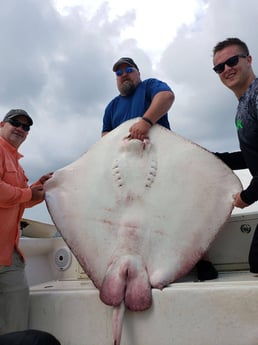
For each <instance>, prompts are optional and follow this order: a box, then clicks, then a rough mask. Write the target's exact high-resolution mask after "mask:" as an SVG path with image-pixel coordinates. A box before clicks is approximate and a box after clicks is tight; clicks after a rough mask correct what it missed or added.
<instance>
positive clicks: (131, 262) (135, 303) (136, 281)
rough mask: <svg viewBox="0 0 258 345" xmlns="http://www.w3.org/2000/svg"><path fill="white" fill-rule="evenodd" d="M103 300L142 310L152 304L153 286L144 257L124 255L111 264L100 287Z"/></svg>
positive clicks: (110, 303) (113, 304)
mask: <svg viewBox="0 0 258 345" xmlns="http://www.w3.org/2000/svg"><path fill="white" fill-rule="evenodd" d="M100 299H101V300H102V302H104V303H105V304H108V305H112V306H119V305H120V304H121V303H122V302H123V301H124V302H125V305H126V307H127V308H128V309H131V310H135V311H138V310H139V311H140V310H145V309H147V308H149V307H150V305H151V286H150V283H149V279H148V274H147V271H146V268H145V266H144V265H143V263H142V259H141V257H140V256H138V255H123V256H120V257H119V258H118V259H117V260H115V261H113V262H112V264H111V265H110V267H109V269H108V270H107V273H106V275H105V278H104V280H103V283H102V286H101V289H100Z"/></svg>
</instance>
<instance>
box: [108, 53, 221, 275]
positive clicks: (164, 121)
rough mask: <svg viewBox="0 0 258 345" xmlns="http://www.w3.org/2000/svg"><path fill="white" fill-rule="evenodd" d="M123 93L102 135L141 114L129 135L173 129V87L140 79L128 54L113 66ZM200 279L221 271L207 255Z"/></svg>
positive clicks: (137, 136) (111, 107) (110, 111)
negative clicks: (170, 118)
mask: <svg viewBox="0 0 258 345" xmlns="http://www.w3.org/2000/svg"><path fill="white" fill-rule="evenodd" d="M113 72H115V75H116V83H117V88H118V90H119V92H120V95H119V96H117V97H115V98H114V99H113V100H112V101H111V102H110V103H109V104H108V106H107V107H106V109H105V113H104V117H103V128H102V136H103V135H105V134H107V133H108V132H110V131H111V130H113V129H114V128H116V127H117V126H119V125H120V124H121V123H123V122H125V121H126V120H129V119H132V118H135V117H141V119H140V120H139V121H138V122H136V123H135V124H134V125H133V126H132V127H131V128H130V138H131V139H140V140H144V139H145V138H147V137H148V132H149V130H150V128H151V127H152V126H153V125H154V124H155V123H158V124H160V125H161V126H164V127H166V128H167V129H170V124H169V121H168V114H167V112H168V110H169V109H170V107H171V106H172V104H173V102H174V98H175V95H174V93H173V91H172V90H171V89H170V87H169V86H168V85H167V84H166V83H164V82H162V81H160V80H158V79H154V78H150V79H146V80H144V81H141V76H140V72H139V68H138V66H137V65H136V63H135V62H134V61H133V60H132V59H131V58H129V57H122V58H120V59H119V60H118V61H117V62H116V63H115V64H114V66H113ZM196 269H197V276H198V279H199V280H211V279H216V278H217V276H218V272H217V270H216V269H215V267H214V266H213V265H212V263H211V262H210V261H209V260H208V258H207V257H206V256H205V257H204V258H203V259H202V260H200V261H199V262H198V263H197V265H196Z"/></svg>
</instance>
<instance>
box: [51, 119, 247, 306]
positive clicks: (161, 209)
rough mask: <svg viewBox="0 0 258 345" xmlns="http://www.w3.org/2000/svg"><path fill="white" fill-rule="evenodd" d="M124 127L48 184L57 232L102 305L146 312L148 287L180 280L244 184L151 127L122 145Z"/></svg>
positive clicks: (210, 156)
mask: <svg viewBox="0 0 258 345" xmlns="http://www.w3.org/2000/svg"><path fill="white" fill-rule="evenodd" d="M135 121H137V120H136V119H134V120H130V121H127V122H125V123H124V124H122V125H121V126H119V127H118V128H116V129H115V130H113V131H112V132H110V133H109V134H107V135H106V136H104V137H103V138H102V139H101V140H100V141H99V142H97V143H96V144H95V145H94V146H92V147H91V149H90V150H89V151H88V152H86V153H85V154H84V155H82V156H81V157H80V158H79V159H78V160H77V161H75V162H74V163H72V164H70V165H68V166H66V167H65V168H63V169H60V170H58V171H56V172H55V173H54V176H53V177H52V178H51V179H50V180H49V181H47V183H46V186H45V189H46V202H47V206H48V209H49V212H50V214H51V216H52V219H53V221H54V223H55V224H56V226H57V228H58V230H59V231H60V232H61V234H62V236H63V238H64V239H65V241H66V242H67V244H68V245H69V247H70V248H71V250H72V251H73V253H74V255H75V256H76V257H77V259H78V261H79V262H80V264H81V266H82V267H83V269H84V270H85V272H86V273H87V275H88V276H89V277H90V278H91V279H92V281H93V283H94V284H95V286H96V287H97V288H98V289H99V290H100V298H101V299H102V301H103V302H104V303H106V304H109V305H113V306H118V305H120V303H121V302H122V301H124V302H125V305H126V306H127V307H128V308H130V309H131V310H144V309H146V308H148V307H149V306H150V305H151V288H152V287H154V288H160V289H162V288H164V287H165V286H167V285H168V284H170V283H171V282H173V281H175V280H176V279H178V278H180V277H181V276H183V275H184V274H186V273H187V272H188V271H189V270H190V269H191V268H192V267H193V266H194V264H195V263H196V262H197V261H198V260H199V259H200V257H201V256H202V254H203V253H204V252H205V251H206V250H207V249H208V247H209V245H210V243H211V242H212V240H213V239H214V237H215V236H216V234H217V233H218V231H219V230H220V228H221V227H222V225H223V224H224V223H225V221H226V220H227V219H228V217H229V216H230V214H231V211H232V208H233V206H232V205H233V195H234V194H235V193H237V192H239V191H241V189H242V186H241V183H240V181H239V180H238V178H237V177H236V176H235V175H234V174H233V172H232V171H231V170H230V169H229V168H228V167H227V166H226V165H225V164H224V163H222V162H221V161H220V160H219V159H218V158H216V157H215V156H214V155H213V154H211V153H209V152H208V151H206V150H205V149H203V148H201V147H200V146H198V145H196V144H194V143H192V142H190V141H188V140H186V139H184V138H182V137H180V136H178V135H176V134H175V133H173V132H171V131H169V130H166V129H164V128H163V127H160V126H159V125H155V126H153V127H152V128H151V130H150V134H149V141H146V142H144V143H143V142H141V141H138V140H128V139H125V137H126V136H127V135H128V133H129V128H130V126H131V125H132V123H134V122H135Z"/></svg>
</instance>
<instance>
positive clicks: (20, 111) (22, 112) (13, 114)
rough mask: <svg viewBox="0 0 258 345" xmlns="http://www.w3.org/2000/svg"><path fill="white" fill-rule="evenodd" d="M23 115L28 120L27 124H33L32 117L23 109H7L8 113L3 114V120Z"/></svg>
mask: <svg viewBox="0 0 258 345" xmlns="http://www.w3.org/2000/svg"><path fill="white" fill-rule="evenodd" d="M21 115H22V116H25V117H27V119H28V120H29V125H30V126H32V125H33V121H32V118H31V117H30V115H29V114H28V113H27V112H26V111H25V110H23V109H11V110H9V111H8V113H7V114H6V115H5V117H4V119H3V122H7V121H8V119H13V118H14V117H16V116H21Z"/></svg>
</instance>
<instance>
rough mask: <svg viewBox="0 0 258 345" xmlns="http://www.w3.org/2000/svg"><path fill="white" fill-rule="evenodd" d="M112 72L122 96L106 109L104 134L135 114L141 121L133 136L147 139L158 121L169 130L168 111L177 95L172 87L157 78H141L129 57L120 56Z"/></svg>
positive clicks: (132, 128)
mask: <svg viewBox="0 0 258 345" xmlns="http://www.w3.org/2000/svg"><path fill="white" fill-rule="evenodd" d="M113 72H115V74H116V82H117V88H118V90H119V92H120V95H119V96H117V97H115V98H114V99H113V100H112V101H111V102H110V103H109V104H108V106H107V107H106V109H105V114H104V117H103V127H102V135H105V134H106V133H107V132H110V131H111V130H112V129H114V128H116V127H117V126H119V125H120V124H121V123H123V122H125V121H126V120H129V119H133V118H136V117H141V120H140V121H138V122H137V123H135V124H134V125H133V126H132V127H131V128H130V137H131V138H132V139H140V140H144V138H146V137H148V132H149V129H150V128H151V126H152V125H154V124H155V123H159V124H160V125H162V126H164V127H166V128H168V129H170V125H169V121H168V115H167V112H168V110H169V109H170V107H171V106H172V104H173V102H174V98H175V96H174V93H173V91H172V90H171V89H170V87H169V86H168V85H167V84H166V83H164V82H162V81H160V80H157V79H154V78H150V79H146V80H144V81H142V80H141V77H140V72H139V68H138V66H137V65H136V63H135V62H134V61H133V59H131V58H129V57H122V58H120V59H119V60H118V61H117V62H116V63H115V64H114V66H113Z"/></svg>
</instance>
